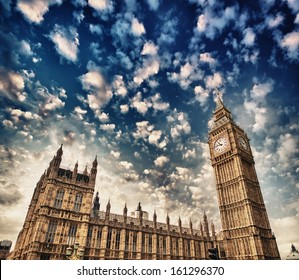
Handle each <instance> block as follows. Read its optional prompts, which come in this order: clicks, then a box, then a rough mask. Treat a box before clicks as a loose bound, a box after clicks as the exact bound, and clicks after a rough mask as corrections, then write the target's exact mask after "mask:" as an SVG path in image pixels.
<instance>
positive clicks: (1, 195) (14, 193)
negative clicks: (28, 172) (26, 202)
mask: <svg viewBox="0 0 299 280" xmlns="http://www.w3.org/2000/svg"><path fill="white" fill-rule="evenodd" d="M0 186H1V187H0V205H1V206H12V205H16V204H17V203H18V202H19V201H20V199H21V198H22V197H23V196H22V194H21V192H20V190H19V187H18V186H17V185H16V184H7V182H5V181H1V180H0Z"/></svg>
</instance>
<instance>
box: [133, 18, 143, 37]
mask: <svg viewBox="0 0 299 280" xmlns="http://www.w3.org/2000/svg"><path fill="white" fill-rule="evenodd" d="M131 25H132V33H133V34H134V35H135V36H141V35H142V34H144V33H145V29H144V25H143V24H142V23H140V22H139V21H138V19H136V18H133V19H132V23H131Z"/></svg>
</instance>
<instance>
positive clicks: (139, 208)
mask: <svg viewBox="0 0 299 280" xmlns="http://www.w3.org/2000/svg"><path fill="white" fill-rule="evenodd" d="M136 210H137V211H142V208H141V203H140V202H139V203H138V205H137V209H136Z"/></svg>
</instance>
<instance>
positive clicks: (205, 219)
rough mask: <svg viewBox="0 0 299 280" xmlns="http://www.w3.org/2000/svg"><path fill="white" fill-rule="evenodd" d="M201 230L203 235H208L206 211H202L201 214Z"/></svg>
mask: <svg viewBox="0 0 299 280" xmlns="http://www.w3.org/2000/svg"><path fill="white" fill-rule="evenodd" d="M203 231H204V236H206V237H209V236H210V233H209V223H208V218H207V215H206V211H204V214H203Z"/></svg>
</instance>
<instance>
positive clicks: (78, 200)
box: [74, 193, 83, 212]
mask: <svg viewBox="0 0 299 280" xmlns="http://www.w3.org/2000/svg"><path fill="white" fill-rule="evenodd" d="M82 197H83V196H82V193H77V194H76V198H75V204H74V211H76V212H79V211H80V209H81V205H82Z"/></svg>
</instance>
